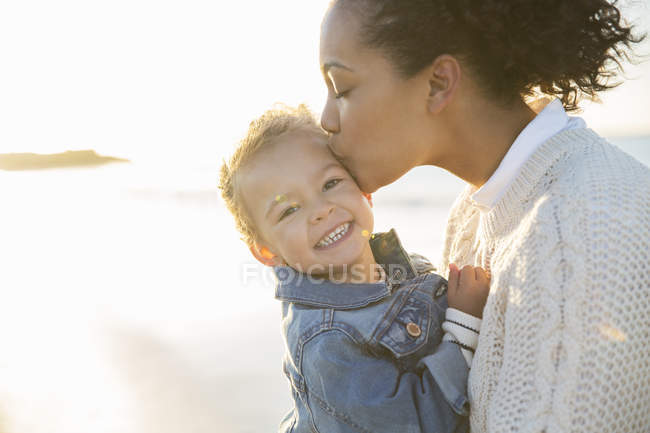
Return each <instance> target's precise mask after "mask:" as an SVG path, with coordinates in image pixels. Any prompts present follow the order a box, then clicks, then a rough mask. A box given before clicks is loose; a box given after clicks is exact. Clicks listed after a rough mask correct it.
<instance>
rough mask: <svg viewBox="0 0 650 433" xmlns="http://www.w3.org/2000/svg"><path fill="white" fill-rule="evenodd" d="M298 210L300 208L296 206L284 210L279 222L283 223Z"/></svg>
mask: <svg viewBox="0 0 650 433" xmlns="http://www.w3.org/2000/svg"><path fill="white" fill-rule="evenodd" d="M297 210H298V206H295V205H294V206H291V207H288V208H286V209H285V210H284V212H282V215H280V219H279V220H278V221H282V220H283V219H284V218H285V217H288V216H289V215H291V214H292V213H294V212H295V211H297Z"/></svg>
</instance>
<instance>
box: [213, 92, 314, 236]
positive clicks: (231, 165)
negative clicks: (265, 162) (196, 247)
mask: <svg viewBox="0 0 650 433" xmlns="http://www.w3.org/2000/svg"><path fill="white" fill-rule="evenodd" d="M298 131H311V132H315V133H317V134H325V132H324V131H323V130H322V129H321V128H320V126H319V125H318V123H317V121H316V119H315V117H314V115H313V114H312V112H311V111H310V110H309V109H308V108H307V106H305V105H303V104H301V105H299V106H298V107H289V106H286V105H275V106H274V107H273V108H272V109H270V110H268V111H266V112H265V113H264V114H262V115H261V116H260V117H258V118H257V119H255V120H253V121H252V122H251V123H250V125H249V127H248V132H247V133H246V136H245V137H244V138H243V139H242V140H241V141H240V142H239V144H238V146H237V148H236V149H235V152H234V154H233V155H232V157H231V158H230V160H229V161H224V163H223V165H222V166H221V173H220V179H219V189H221V196H222V197H223V200H224V201H225V202H226V207H227V208H228V210H229V211H230V213H232V215H233V216H234V218H235V225H236V226H237V230H239V232H240V233H241V234H242V240H243V241H244V242H246V244H248V245H249V246H252V245H253V244H254V243H255V241H256V240H258V236H257V235H258V233H257V232H256V230H255V226H254V224H253V221H252V220H251V218H250V216H249V215H248V213H247V212H246V207H245V206H244V201H243V200H242V197H241V193H240V191H239V187H238V182H237V174H238V173H239V171H240V170H241V168H242V167H244V166H245V165H246V164H247V163H248V162H249V161H251V159H253V157H254V156H255V155H257V154H258V153H259V151H260V150H262V149H264V148H266V147H268V146H269V145H270V144H273V143H275V142H277V140H278V139H279V138H280V137H281V136H283V135H285V134H289V133H293V132H298Z"/></svg>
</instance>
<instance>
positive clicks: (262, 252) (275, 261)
mask: <svg viewBox="0 0 650 433" xmlns="http://www.w3.org/2000/svg"><path fill="white" fill-rule="evenodd" d="M248 248H249V249H250V251H251V254H253V257H255V258H256V259H257V261H258V262H260V263H261V264H263V265H264V266H279V265H281V264H283V260H282V258H281V257H280V256H278V255H276V254H274V253H273V252H271V250H270V249H269V248H268V247H265V246H263V245H260V244H258V243H254V244H253V245H250V246H249V247H248Z"/></svg>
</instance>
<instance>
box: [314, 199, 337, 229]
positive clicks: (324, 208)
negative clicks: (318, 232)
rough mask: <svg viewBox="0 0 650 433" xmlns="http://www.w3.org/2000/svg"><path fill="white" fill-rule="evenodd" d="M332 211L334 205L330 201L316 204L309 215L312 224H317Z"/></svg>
mask: <svg viewBox="0 0 650 433" xmlns="http://www.w3.org/2000/svg"><path fill="white" fill-rule="evenodd" d="M332 212H334V205H333V204H332V203H330V202H327V201H323V202H321V203H319V204H318V205H317V207H316V208H315V210H314V213H313V214H312V217H311V222H312V224H317V223H319V222H321V221H322V220H324V219H327V217H328V216H329V215H330V214H331V213H332Z"/></svg>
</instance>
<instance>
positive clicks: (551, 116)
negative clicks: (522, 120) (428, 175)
mask: <svg viewBox="0 0 650 433" xmlns="http://www.w3.org/2000/svg"><path fill="white" fill-rule="evenodd" d="M541 106H543V107H544V108H543V109H542V110H541V111H538V110H539V108H540V107H541ZM534 109H535V111H538V114H537V116H536V117H535V118H534V119H533V120H532V121H531V122H530V123H529V124H528V125H526V127H525V128H524V129H523V130H522V131H521V133H519V135H518V136H517V138H516V139H515V141H514V142H513V143H512V145H511V146H510V149H509V150H508V152H507V153H506V154H505V156H504V157H503V159H502V160H501V163H500V164H499V166H498V167H497V169H496V170H495V171H494V173H493V174H492V176H490V178H489V179H488V180H487V182H485V184H483V186H481V187H480V188H479V189H478V190H476V192H474V193H473V194H472V196H471V199H472V202H473V204H474V205H475V206H476V207H478V209H479V210H480V211H481V212H483V213H486V212H489V211H490V210H491V209H492V207H493V206H494V205H495V204H496V203H497V202H498V201H499V199H500V198H501V197H502V196H503V194H504V193H505V192H506V191H507V189H508V186H509V185H510V183H511V182H512V181H513V180H514V179H515V178H516V176H517V173H518V172H519V169H520V168H521V167H522V166H523V165H524V164H525V163H526V161H527V160H528V158H529V157H530V155H532V154H533V153H534V152H535V150H537V148H538V147H539V146H540V145H542V144H543V143H544V142H545V141H547V140H548V139H549V138H551V137H552V136H554V135H555V134H557V133H559V132H560V131H563V130H565V129H574V128H584V126H585V123H584V121H583V120H582V119H581V118H579V117H569V116H568V115H567V113H566V111H564V107H563V106H562V103H561V102H560V100H559V99H553V100H550V102H549V99H544V100H541V101H538V102H537V106H536V107H535V108H534Z"/></svg>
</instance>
